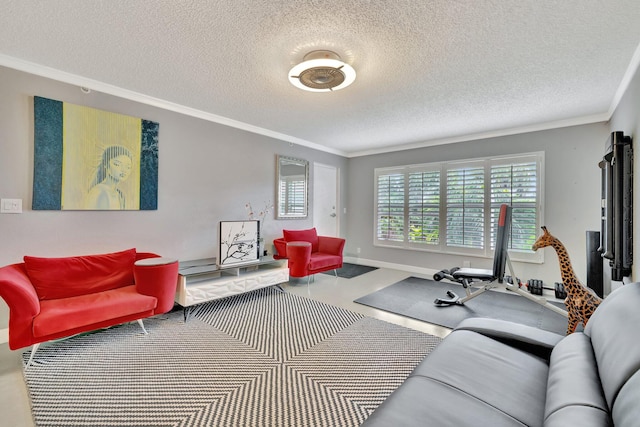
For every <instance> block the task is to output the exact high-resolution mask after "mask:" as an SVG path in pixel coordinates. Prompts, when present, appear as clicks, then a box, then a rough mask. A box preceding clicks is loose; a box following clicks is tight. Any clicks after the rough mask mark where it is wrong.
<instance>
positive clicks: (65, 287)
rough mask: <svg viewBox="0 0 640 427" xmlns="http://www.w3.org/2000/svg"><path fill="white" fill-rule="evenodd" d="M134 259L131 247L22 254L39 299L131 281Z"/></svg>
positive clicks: (112, 287)
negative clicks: (62, 255)
mask: <svg viewBox="0 0 640 427" xmlns="http://www.w3.org/2000/svg"><path fill="white" fill-rule="evenodd" d="M135 261H136V250H135V249H128V250H125V251H121V252H114V253H108V254H100V255H85V256H75V257H66V258H40V257H32V256H25V257H24V263H25V268H26V270H27V274H28V275H29V279H30V280H31V283H32V284H33V287H34V288H35V290H36V293H37V294H38V298H39V299H41V300H50V299H58V298H69V297H73V296H79V295H84V294H87V293H93V292H101V291H104V290H108V289H115V288H119V287H122V286H128V285H132V284H133V264H134V262H135Z"/></svg>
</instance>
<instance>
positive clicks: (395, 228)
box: [376, 173, 405, 242]
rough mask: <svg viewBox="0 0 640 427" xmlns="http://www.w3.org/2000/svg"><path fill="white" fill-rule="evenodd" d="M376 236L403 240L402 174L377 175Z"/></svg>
mask: <svg viewBox="0 0 640 427" xmlns="http://www.w3.org/2000/svg"><path fill="white" fill-rule="evenodd" d="M376 192H377V197H376V216H377V221H376V224H377V225H376V229H377V232H376V238H377V239H378V240H382V241H389V242H402V241H404V229H405V225H404V222H405V221H404V215H405V209H404V195H405V189H404V174H401V173H389V174H380V175H378V176H377V186H376Z"/></svg>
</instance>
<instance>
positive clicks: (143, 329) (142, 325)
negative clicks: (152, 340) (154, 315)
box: [138, 319, 149, 335]
mask: <svg viewBox="0 0 640 427" xmlns="http://www.w3.org/2000/svg"><path fill="white" fill-rule="evenodd" d="M138 325H140V327H141V328H142V332H144V334H145V335H149V332H147V330H146V329H145V328H144V323H142V319H138Z"/></svg>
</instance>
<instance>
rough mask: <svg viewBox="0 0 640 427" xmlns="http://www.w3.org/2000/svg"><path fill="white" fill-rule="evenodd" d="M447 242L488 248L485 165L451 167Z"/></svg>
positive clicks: (449, 172)
mask: <svg viewBox="0 0 640 427" xmlns="http://www.w3.org/2000/svg"><path fill="white" fill-rule="evenodd" d="M447 246H458V247H464V248H473V249H483V248H484V166H482V165H480V166H473V167H462V168H452V169H448V170H447Z"/></svg>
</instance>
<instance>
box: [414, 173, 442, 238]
mask: <svg viewBox="0 0 640 427" xmlns="http://www.w3.org/2000/svg"><path fill="white" fill-rule="evenodd" d="M408 202H409V241H410V242H418V243H424V244H428V245H438V244H439V243H440V171H439V170H431V171H417V172H409V193H408Z"/></svg>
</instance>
